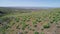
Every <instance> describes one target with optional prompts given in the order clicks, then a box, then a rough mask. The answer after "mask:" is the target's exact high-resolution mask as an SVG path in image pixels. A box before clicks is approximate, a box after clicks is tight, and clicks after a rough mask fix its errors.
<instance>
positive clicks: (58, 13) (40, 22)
mask: <svg viewBox="0 0 60 34" xmlns="http://www.w3.org/2000/svg"><path fill="white" fill-rule="evenodd" d="M0 34H60V8H51V9H38V10H37V9H15V8H2V7H0Z"/></svg>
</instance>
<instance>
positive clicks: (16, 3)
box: [0, 0, 60, 7]
mask: <svg viewBox="0 0 60 34" xmlns="http://www.w3.org/2000/svg"><path fill="white" fill-rule="evenodd" d="M0 7H60V0H0Z"/></svg>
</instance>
